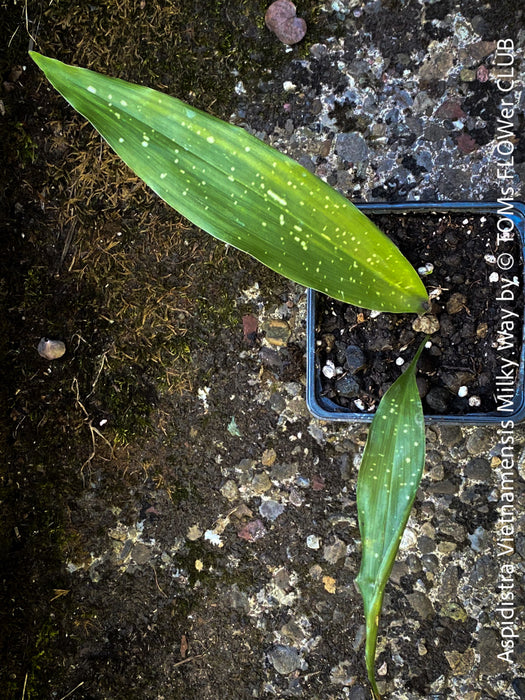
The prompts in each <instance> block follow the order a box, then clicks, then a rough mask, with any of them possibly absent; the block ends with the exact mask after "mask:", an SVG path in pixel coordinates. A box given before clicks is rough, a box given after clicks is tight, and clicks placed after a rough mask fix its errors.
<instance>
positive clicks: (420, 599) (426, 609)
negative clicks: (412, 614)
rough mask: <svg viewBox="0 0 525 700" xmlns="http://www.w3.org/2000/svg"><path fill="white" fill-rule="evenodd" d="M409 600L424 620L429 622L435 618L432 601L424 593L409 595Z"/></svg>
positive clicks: (416, 592)
mask: <svg viewBox="0 0 525 700" xmlns="http://www.w3.org/2000/svg"><path fill="white" fill-rule="evenodd" d="M407 599H408V601H409V603H410V605H411V606H412V607H413V608H414V610H415V611H416V612H417V613H418V615H419V616H420V617H421V618H422V619H423V620H429V619H430V618H432V617H433V616H434V607H433V605H432V603H431V601H430V599H429V598H428V597H427V596H426V595H425V594H424V593H421V591H414V593H409V594H408V595H407Z"/></svg>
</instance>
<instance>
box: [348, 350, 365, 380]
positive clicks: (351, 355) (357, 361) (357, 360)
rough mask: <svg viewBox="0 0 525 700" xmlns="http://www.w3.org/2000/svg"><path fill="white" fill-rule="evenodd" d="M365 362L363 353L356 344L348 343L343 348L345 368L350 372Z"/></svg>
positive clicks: (359, 367) (355, 370)
mask: <svg viewBox="0 0 525 700" xmlns="http://www.w3.org/2000/svg"><path fill="white" fill-rule="evenodd" d="M364 364H365V355H364V353H363V351H362V350H361V348H360V347H359V346H358V345H348V346H347V347H346V348H345V368H346V369H348V370H349V371H350V372H352V374H354V373H355V372H357V370H359V369H361V367H362V366H363V365H364Z"/></svg>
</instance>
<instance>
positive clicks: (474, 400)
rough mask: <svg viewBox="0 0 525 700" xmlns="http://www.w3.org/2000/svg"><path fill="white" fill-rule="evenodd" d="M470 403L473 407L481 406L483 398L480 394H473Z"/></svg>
mask: <svg viewBox="0 0 525 700" xmlns="http://www.w3.org/2000/svg"><path fill="white" fill-rule="evenodd" d="M468 405H469V406H472V408H477V407H478V406H481V399H480V398H479V396H471V397H470V398H469V400H468Z"/></svg>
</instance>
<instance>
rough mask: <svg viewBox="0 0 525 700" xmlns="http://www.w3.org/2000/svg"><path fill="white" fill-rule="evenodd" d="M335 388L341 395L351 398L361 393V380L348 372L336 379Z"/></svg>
mask: <svg viewBox="0 0 525 700" xmlns="http://www.w3.org/2000/svg"><path fill="white" fill-rule="evenodd" d="M335 390H336V391H337V393H338V394H339V395H340V396H345V397H346V398H351V397H353V396H357V395H358V394H359V382H358V381H357V380H356V379H355V377H353V376H352V375H351V374H347V375H345V376H344V377H341V378H340V379H338V380H337V381H336V383H335Z"/></svg>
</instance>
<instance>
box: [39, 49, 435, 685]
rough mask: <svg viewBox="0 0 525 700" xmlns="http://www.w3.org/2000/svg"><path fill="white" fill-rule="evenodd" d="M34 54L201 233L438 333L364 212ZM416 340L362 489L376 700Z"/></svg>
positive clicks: (411, 476) (383, 413)
mask: <svg viewBox="0 0 525 700" xmlns="http://www.w3.org/2000/svg"><path fill="white" fill-rule="evenodd" d="M31 55H32V58H33V59H34V60H35V62H36V63H37V64H38V65H39V66H40V68H42V70H43V71H44V72H45V74H46V76H47V78H48V79H49V80H50V82H51V83H52V84H53V85H54V86H55V87H56V88H57V89H58V90H59V92H61V93H62V95H63V96H64V97H65V98H66V99H67V100H68V101H69V102H70V103H71V105H72V106H73V107H75V108H76V109H77V110H78V111H79V112H80V113H81V114H83V115H84V116H85V117H86V118H88V119H89V121H91V122H92V124H93V125H94V126H95V127H96V128H97V129H98V131H99V132H100V133H101V134H102V136H103V137H104V138H105V139H106V140H107V141H108V143H109V144H110V145H111V146H112V147H113V148H114V150H115V151H116V152H117V153H118V154H119V155H120V156H121V157H122V158H123V160H124V161H125V162H126V163H127V164H128V165H129V166H130V167H131V168H132V169H133V170H134V171H135V172H136V174H137V175H139V176H140V177H141V178H142V179H143V180H144V181H145V182H146V183H147V184H148V185H149V186H150V187H151V188H152V189H153V190H154V191H155V192H157V193H158V194H159V195H160V196H161V197H162V198H163V199H164V200H165V201H167V202H168V203H169V204H171V205H172V206H174V207H175V208H176V209H177V210H178V211H180V212H181V213H182V214H184V215H185V216H186V217H187V218H189V219H190V220H191V221H192V222H193V223H195V224H196V225H198V226H200V227H201V228H203V229H204V230H206V231H208V232H209V233H211V234H212V235H214V236H216V237H217V238H219V239H221V240H223V241H226V242H227V243H230V244H232V245H234V246H236V247H237V248H240V249H241V250H244V251H246V252H249V253H250V254H251V255H253V256H254V257H256V258H257V259H259V260H260V261H261V262H263V263H265V264H266V265H268V266H269V267H271V268H272V269H274V270H276V271H277V272H280V273H282V274H283V275H285V276H287V277H290V278H291V279H293V280H295V281H297V282H299V283H301V284H303V285H305V286H307V287H313V288H315V289H317V290H318V291H320V292H322V293H324V294H327V295H329V296H331V297H334V298H335V299H338V300H339V301H341V302H344V303H350V304H353V305H355V306H357V307H363V308H366V309H368V310H374V309H375V310H379V311H382V312H384V313H385V314H386V313H395V314H411V317H412V319H414V318H415V317H416V315H417V317H418V318H419V319H421V321H420V331H422V332H423V335H424V334H425V333H426V332H427V330H431V328H428V329H427V330H425V328H426V326H427V325H428V324H427V322H426V321H425V320H424V319H426V318H428V313H427V312H428V311H431V310H432V309H431V302H432V298H429V294H428V292H427V290H426V289H425V286H424V284H423V282H422V280H421V277H420V275H419V274H418V273H417V272H416V270H415V269H414V267H413V266H412V265H411V264H410V262H409V261H408V260H407V258H406V257H405V255H403V253H402V252H400V250H399V248H398V247H397V246H396V245H395V244H394V243H393V242H392V241H391V240H390V239H389V238H388V237H387V236H385V235H384V234H383V233H382V232H381V231H380V230H379V229H378V228H377V227H376V226H375V225H374V224H373V223H372V222H371V221H370V219H369V218H367V217H366V216H365V214H364V213H363V212H361V211H359V210H358V209H357V208H355V207H354V206H353V205H351V204H350V203H349V202H348V201H347V200H346V199H345V198H344V197H342V196H341V195H340V194H338V193H337V192H335V191H334V190H332V189H331V188H330V187H329V186H328V185H327V184H326V183H324V182H322V181H321V180H319V179H317V178H316V177H315V176H313V175H312V174H311V173H309V172H308V171H306V170H305V169H304V168H302V167H301V166H300V165H299V164H297V163H295V162H294V161H292V160H291V159H289V158H287V157H286V156H284V155H282V154H280V153H279V152H277V151H275V150H274V149H272V148H270V147H269V146H267V145H265V144H263V143H262V142H260V141H258V140H257V139H256V138H254V137H252V136H250V135H249V134H247V133H246V132H245V131H243V130H242V129H239V128H237V127H234V126H232V125H230V124H227V123H226V122H222V121H220V120H218V119H215V118H213V117H210V116H208V115H206V114H205V113H203V112H200V111H199V110H197V109H195V108H193V107H191V106H189V105H187V104H185V103H183V102H181V101H179V100H176V99H174V98H171V97H169V96H166V95H163V94H161V93H159V92H157V91H154V90H150V89H148V88H144V87H141V86H137V85H133V84H130V83H126V82H124V81H121V80H117V79H115V78H109V77H105V76H102V75H100V74H97V73H93V72H92V71H88V70H85V69H82V68H76V67H72V66H67V65H64V64H63V63H61V62H59V61H56V60H54V59H50V58H46V57H44V56H41V55H40V54H37V53H34V52H32V53H31ZM431 296H432V295H431ZM420 331H419V330H418V331H417V333H419V339H418V341H417V342H413V343H411V357H410V359H409V361H408V358H407V365H408V366H407V368H406V370H405V372H403V373H401V374H400V376H398V378H397V379H395V381H394V382H393V383H392V385H391V386H390V388H388V390H386V391H385V392H384V394H383V396H382V397H381V399H380V401H379V402H378V405H377V410H376V412H375V417H374V420H373V421H372V425H371V428H370V432H369V437H368V440H367V444H366V446H365V450H364V454H363V459H362V462H361V467H360V469H359V476H358V484H357V507H358V516H359V526H360V531H361V536H362V562H361V569H360V572H359V576H358V577H357V584H358V586H359V589H360V591H361V594H362V597H363V601H364V608H365V617H366V629H367V640H366V665H367V672H368V677H369V680H370V684H371V687H372V692H373V694H374V696H375V697H376V698H379V692H378V688H377V685H376V681H375V671H374V659H375V649H376V639H377V630H378V620H379V615H380V611H381V606H382V600H383V593H384V588H385V585H386V582H387V580H388V577H389V575H390V572H391V569H392V566H393V563H394V559H395V556H396V553H397V550H398V547H399V542H400V539H401V536H402V533H403V531H404V528H405V525H406V522H407V520H408V516H409V514H410V510H411V507H412V503H413V501H414V498H415V495H416V491H417V488H418V485H419V482H420V479H421V474H422V470H423V465H424V459H425V428H424V418H423V409H422V404H421V399H420V396H419V392H418V388H417V383H416V376H415V372H416V364H417V361H418V359H419V357H420V356H421V355H422V352H423V348H424V346H425V344H427V342H428V335H427V336H426V337H424V338H423V339H422V340H421V338H422V335H421V332H420ZM413 339H415V337H414V338H413Z"/></svg>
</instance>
